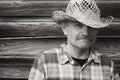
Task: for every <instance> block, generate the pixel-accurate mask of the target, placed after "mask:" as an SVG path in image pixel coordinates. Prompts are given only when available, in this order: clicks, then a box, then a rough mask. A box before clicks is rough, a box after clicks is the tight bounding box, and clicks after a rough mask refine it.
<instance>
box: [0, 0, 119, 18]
mask: <svg viewBox="0 0 120 80" xmlns="http://www.w3.org/2000/svg"><path fill="white" fill-rule="evenodd" d="M96 2H97V4H98V6H99V8H100V9H101V11H102V12H101V13H102V16H107V15H112V16H116V17H120V15H119V14H120V11H119V9H120V1H119V0H109V1H108V0H97V1H96ZM67 4H68V0H65V1H63V0H62V1H61V0H44V1H43V0H1V1H0V16H51V13H52V12H53V11H55V10H63V11H64V10H65V8H66V6H67Z"/></svg>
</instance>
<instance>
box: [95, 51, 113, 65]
mask: <svg viewBox="0 0 120 80" xmlns="http://www.w3.org/2000/svg"><path fill="white" fill-rule="evenodd" d="M95 54H96V55H97V56H98V57H99V60H100V62H101V64H102V65H109V66H110V65H111V63H113V61H112V60H111V59H110V58H109V57H108V56H107V55H105V52H102V51H95Z"/></svg>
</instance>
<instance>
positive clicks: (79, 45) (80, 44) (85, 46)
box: [76, 42, 91, 48]
mask: <svg viewBox="0 0 120 80" xmlns="http://www.w3.org/2000/svg"><path fill="white" fill-rule="evenodd" d="M76 45H77V46H78V48H89V47H91V44H90V43H89V42H82V43H79V44H76Z"/></svg>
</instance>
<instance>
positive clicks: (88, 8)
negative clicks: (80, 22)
mask: <svg viewBox="0 0 120 80" xmlns="http://www.w3.org/2000/svg"><path fill="white" fill-rule="evenodd" d="M65 13H66V14H67V15H68V16H71V17H73V18H75V19H79V18H83V19H91V20H92V19H94V20H97V21H100V10H99V8H98V6H97V5H96V3H95V1H94V0H70V2H69V4H68V6H67V8H66V12H65Z"/></svg>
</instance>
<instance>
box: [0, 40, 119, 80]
mask: <svg viewBox="0 0 120 80" xmlns="http://www.w3.org/2000/svg"><path fill="white" fill-rule="evenodd" d="M65 41H66V39H65V38H58V39H57V38H56V39H26V40H25V39H23V40H20V39H16V40H8V39H7V40H6V39H5V40H0V72H1V73H0V78H6V79H27V78H28V75H29V72H30V68H31V66H32V63H33V59H34V58H36V56H38V55H39V54H40V53H41V52H43V51H45V50H48V49H51V48H55V47H59V46H60V44H61V43H64V42H65ZM94 48H95V49H96V50H98V51H100V52H103V53H104V54H105V55H107V56H108V57H110V58H111V59H113V60H114V61H115V62H116V63H117V64H118V65H116V67H117V68H118V69H119V72H120V50H119V48H120V39H118V38H117V39H115V38H114V39H113V38H112V39H111V38H98V39H97V42H96V44H95V45H94ZM11 73H12V74H11Z"/></svg>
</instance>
